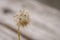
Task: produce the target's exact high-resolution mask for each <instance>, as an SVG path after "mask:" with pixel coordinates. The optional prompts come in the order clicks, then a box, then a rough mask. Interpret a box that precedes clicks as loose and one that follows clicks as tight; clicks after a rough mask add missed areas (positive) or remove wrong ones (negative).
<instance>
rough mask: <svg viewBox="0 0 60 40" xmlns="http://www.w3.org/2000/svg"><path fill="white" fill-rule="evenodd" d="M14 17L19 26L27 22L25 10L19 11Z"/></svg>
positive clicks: (27, 16)
mask: <svg viewBox="0 0 60 40" xmlns="http://www.w3.org/2000/svg"><path fill="white" fill-rule="evenodd" d="M14 18H15V20H16V22H17V24H20V25H21V26H26V25H27V24H28V23H29V14H28V12H26V11H25V10H21V11H19V13H18V14H17V15H16V16H15V17H14Z"/></svg>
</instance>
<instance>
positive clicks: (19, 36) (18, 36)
mask: <svg viewBox="0 0 60 40" xmlns="http://www.w3.org/2000/svg"><path fill="white" fill-rule="evenodd" d="M17 25H18V40H20V24H19V23H18V24H17Z"/></svg>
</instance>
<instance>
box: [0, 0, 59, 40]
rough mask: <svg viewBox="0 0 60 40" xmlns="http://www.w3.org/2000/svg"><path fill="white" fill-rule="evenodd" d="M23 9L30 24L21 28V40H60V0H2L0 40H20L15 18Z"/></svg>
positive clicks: (0, 1)
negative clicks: (27, 15)
mask: <svg viewBox="0 0 60 40" xmlns="http://www.w3.org/2000/svg"><path fill="white" fill-rule="evenodd" d="M21 9H25V10H27V11H28V12H29V17H30V23H29V24H28V25H27V26H26V27H20V31H21V33H20V34H21V35H20V40H60V0H0V40H18V36H17V34H18V33H17V29H18V27H17V25H16V23H15V21H14V19H13V16H14V15H16V14H17V13H18V11H19V10H21Z"/></svg>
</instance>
